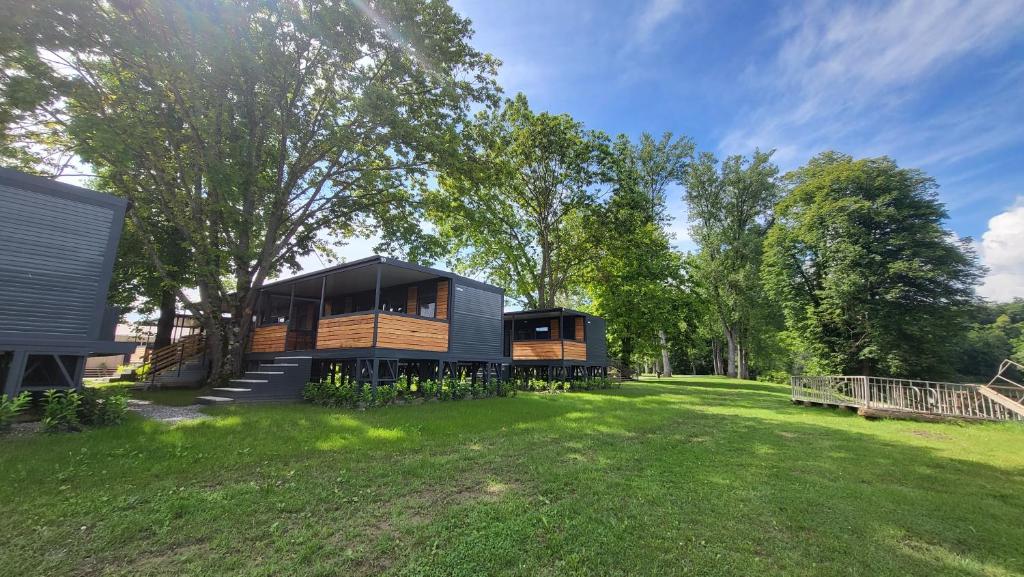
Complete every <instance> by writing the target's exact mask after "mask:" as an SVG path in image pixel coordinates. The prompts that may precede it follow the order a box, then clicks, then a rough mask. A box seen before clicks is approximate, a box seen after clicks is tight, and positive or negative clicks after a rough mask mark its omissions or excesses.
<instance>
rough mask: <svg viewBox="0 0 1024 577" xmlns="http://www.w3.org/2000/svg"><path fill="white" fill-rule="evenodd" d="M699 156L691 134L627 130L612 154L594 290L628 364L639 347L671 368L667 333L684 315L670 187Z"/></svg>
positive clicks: (598, 228)
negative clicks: (669, 228) (634, 135)
mask: <svg viewBox="0 0 1024 577" xmlns="http://www.w3.org/2000/svg"><path fill="white" fill-rule="evenodd" d="M692 154H693V143H692V142H691V141H690V140H689V139H687V138H679V139H676V140H673V138H672V135H671V134H670V133H666V134H665V135H663V136H662V138H661V139H660V140H655V139H654V138H653V137H652V136H651V135H649V134H646V133H644V134H642V135H641V136H640V141H639V142H638V143H636V144H634V143H632V142H630V140H629V137H627V136H625V135H619V137H618V138H617V139H616V140H615V142H614V144H613V146H612V149H611V154H610V156H609V158H608V163H607V164H608V166H607V176H606V178H607V179H608V181H609V183H610V185H611V195H610V197H609V199H608V201H607V203H606V204H605V205H604V206H602V207H601V208H600V209H598V210H596V211H595V216H594V217H593V218H591V219H590V222H591V223H592V224H591V226H590V227H589V229H590V232H591V235H592V238H593V248H592V249H591V253H592V254H593V255H594V259H593V261H592V262H593V266H592V270H591V271H590V273H589V274H588V277H589V282H588V285H587V286H588V293H589V294H590V296H591V298H592V299H593V303H594V307H595V308H596V310H597V312H598V314H600V315H601V316H602V317H604V318H605V320H606V321H607V323H608V325H607V326H608V335H609V338H610V339H611V341H612V350H613V352H615V353H616V354H617V355H618V358H619V361H620V362H621V364H622V366H623V368H624V370H627V371H628V370H629V368H630V367H631V365H632V363H633V355H634V353H635V352H637V351H650V352H653V351H660V353H661V356H662V367H663V370H664V371H665V372H666V373H669V374H671V366H672V365H671V362H670V359H669V358H668V357H669V353H668V343H667V338H666V332H669V331H672V329H673V328H674V326H675V325H676V324H677V323H678V318H679V316H680V313H679V307H678V306H677V305H678V301H679V299H678V296H679V295H678V292H679V290H680V289H679V287H680V282H679V280H680V269H681V263H680V259H679V256H678V255H677V254H676V253H675V252H674V251H673V250H672V247H671V243H670V240H671V239H670V238H669V237H668V235H667V234H666V233H665V231H664V228H663V227H664V225H665V224H667V223H668V220H669V219H668V216H667V214H666V212H665V189H666V188H667V187H668V186H669V185H670V184H674V183H680V182H681V181H682V180H683V177H684V175H685V173H686V168H687V165H688V162H689V160H690V158H691V156H692Z"/></svg>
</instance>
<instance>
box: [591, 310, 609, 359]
mask: <svg viewBox="0 0 1024 577" xmlns="http://www.w3.org/2000/svg"><path fill="white" fill-rule="evenodd" d="M604 330H605V329H604V319H602V318H598V317H591V316H588V317H587V362H588V363H598V364H604V363H607V362H608V342H607V340H605V334H604Z"/></svg>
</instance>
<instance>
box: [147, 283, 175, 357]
mask: <svg viewBox="0 0 1024 577" xmlns="http://www.w3.org/2000/svg"><path fill="white" fill-rule="evenodd" d="M176 303H177V299H176V298H175V295H174V291H172V290H168V289H163V290H161V291H160V318H158V319H157V321H156V335H155V336H154V337H153V349H160V348H163V347H166V346H167V345H169V344H171V338H172V337H173V336H174V335H173V333H174V316H175V314H176V310H175V304H176Z"/></svg>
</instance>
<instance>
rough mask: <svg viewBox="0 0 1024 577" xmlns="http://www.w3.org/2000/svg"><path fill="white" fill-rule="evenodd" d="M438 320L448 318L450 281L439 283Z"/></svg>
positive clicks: (440, 281)
mask: <svg viewBox="0 0 1024 577" xmlns="http://www.w3.org/2000/svg"><path fill="white" fill-rule="evenodd" d="M437 318H439V319H446V318H448V281H447V280H439V281H437Z"/></svg>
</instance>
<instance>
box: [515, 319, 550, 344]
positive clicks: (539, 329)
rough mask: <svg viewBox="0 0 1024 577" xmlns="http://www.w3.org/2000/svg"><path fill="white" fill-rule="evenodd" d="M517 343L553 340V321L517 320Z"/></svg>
mask: <svg viewBox="0 0 1024 577" xmlns="http://www.w3.org/2000/svg"><path fill="white" fill-rule="evenodd" d="M515 332H516V340H517V341H549V340H551V319H521V320H520V319H517V320H516V331H515Z"/></svg>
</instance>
